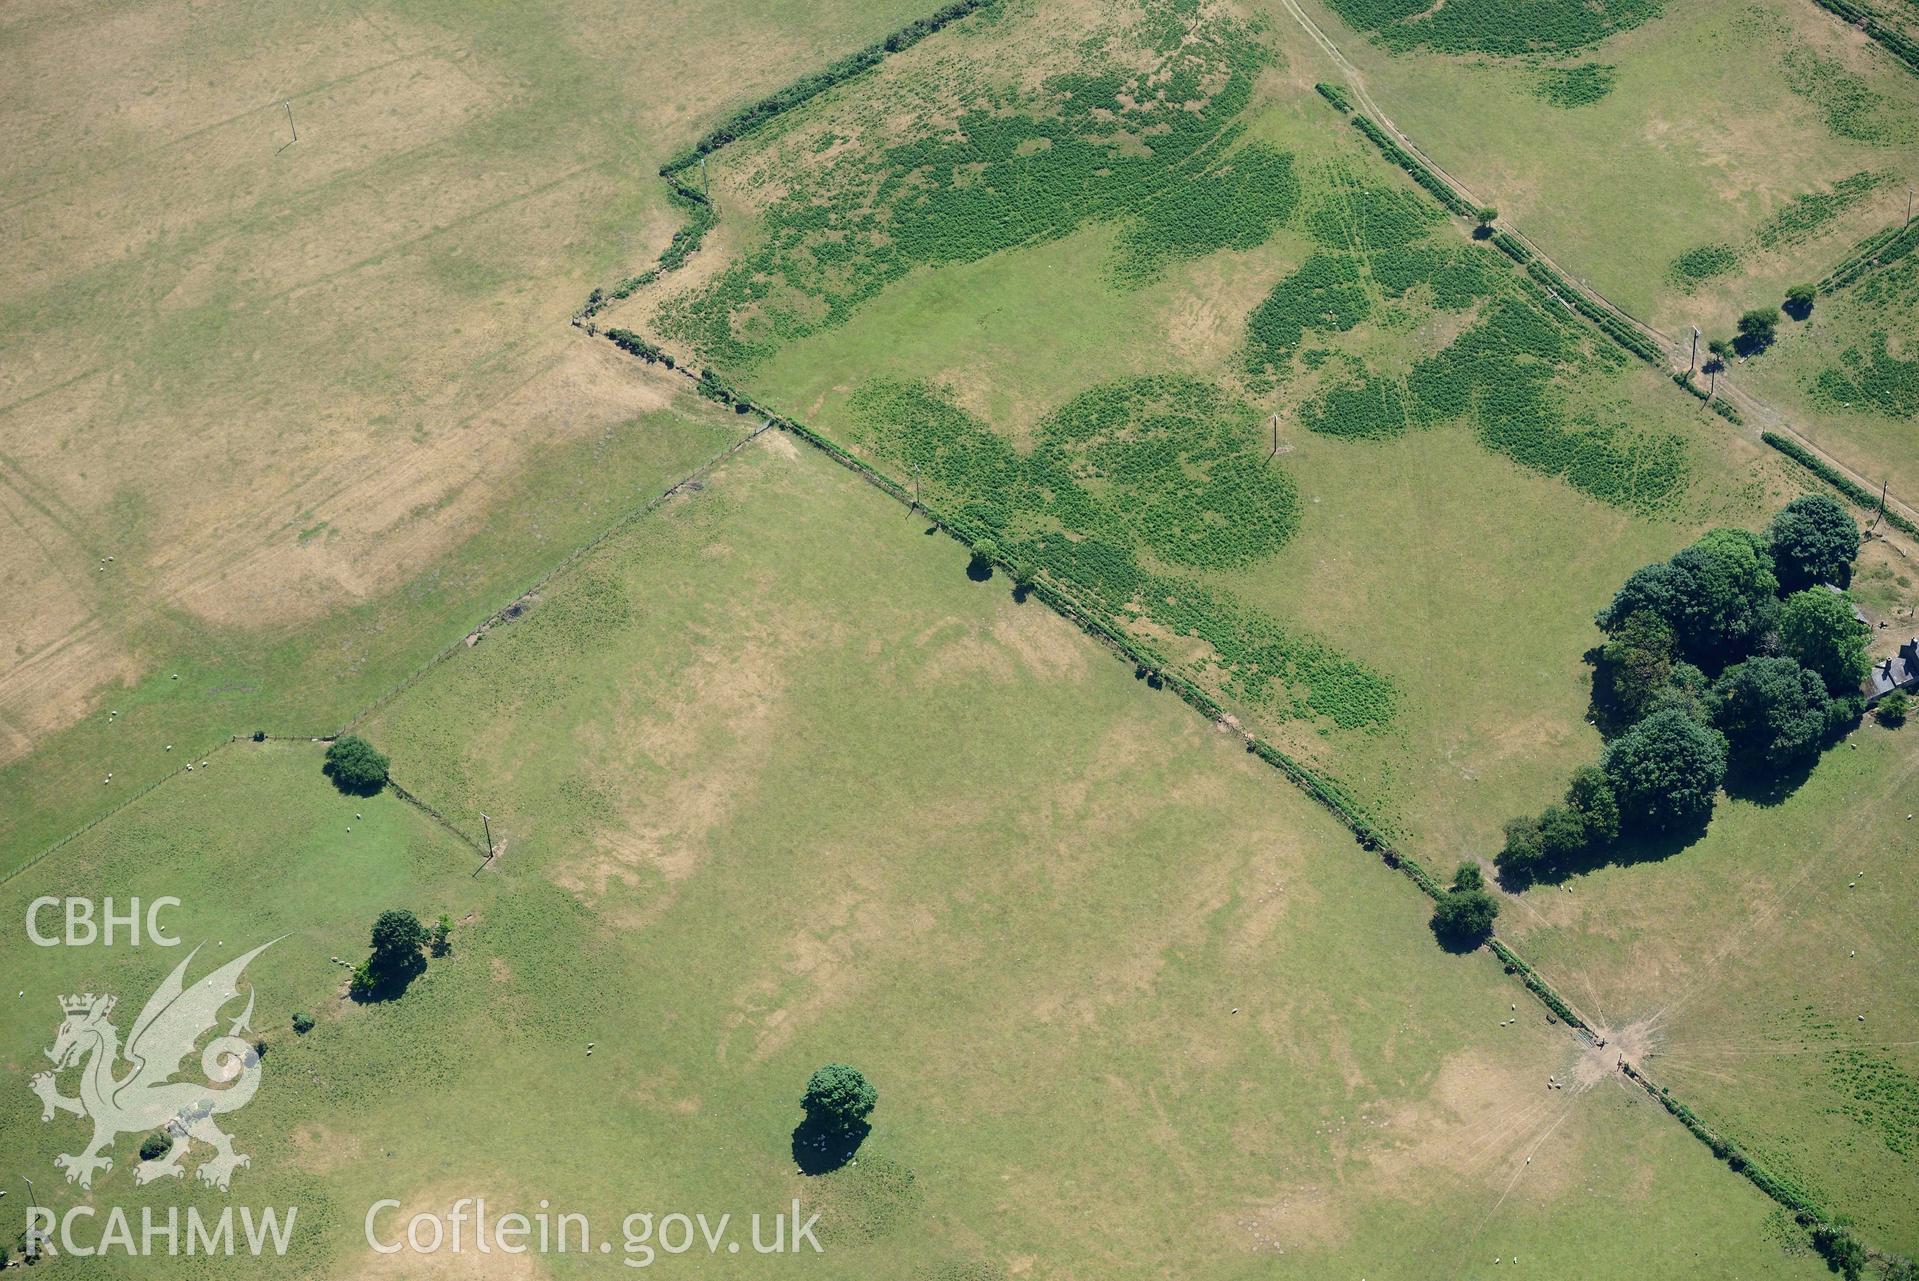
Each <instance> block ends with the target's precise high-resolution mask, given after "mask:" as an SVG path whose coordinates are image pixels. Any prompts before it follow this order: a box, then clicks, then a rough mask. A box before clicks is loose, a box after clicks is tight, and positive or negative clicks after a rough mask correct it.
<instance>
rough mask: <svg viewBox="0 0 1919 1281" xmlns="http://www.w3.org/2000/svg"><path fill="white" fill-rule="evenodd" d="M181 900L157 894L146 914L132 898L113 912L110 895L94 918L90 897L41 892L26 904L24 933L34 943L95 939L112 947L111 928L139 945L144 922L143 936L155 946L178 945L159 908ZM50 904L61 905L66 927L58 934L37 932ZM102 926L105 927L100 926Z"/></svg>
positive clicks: (80, 942) (92, 941)
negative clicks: (166, 929) (164, 925)
mask: <svg viewBox="0 0 1919 1281" xmlns="http://www.w3.org/2000/svg"><path fill="white" fill-rule="evenodd" d="M178 906H180V900H179V899H177V898H173V897H172V896H170V895H169V896H167V897H165V898H157V899H154V900H153V901H152V902H150V903H148V904H147V909H146V914H145V915H144V916H142V915H141V912H140V900H139V899H137V898H136V899H133V900H131V902H130V903H129V905H128V906H127V909H126V911H125V912H124V913H116V912H115V911H114V909H113V900H112V899H111V898H107V899H102V900H101V901H100V904H99V907H100V908H101V909H102V910H101V911H99V913H98V919H97V920H96V919H95V917H96V913H95V905H94V902H93V900H92V899H90V898H64V899H63V898H56V897H54V896H53V895H51V894H47V895H42V896H41V897H39V898H37V899H35V900H33V902H31V903H29V904H27V937H28V938H30V939H32V940H33V943H34V946H35V947H60V946H62V945H65V946H67V947H91V946H93V945H94V944H95V943H100V944H103V945H105V946H107V947H112V946H113V942H114V931H115V930H116V929H120V930H122V931H123V933H124V934H125V936H126V941H127V942H128V943H130V944H132V945H133V946H134V947H139V946H140V926H141V925H142V924H143V923H144V924H145V925H146V936H147V939H148V941H150V942H151V943H152V944H153V945H154V946H155V947H178V946H180V940H179V939H178V938H177V937H169V936H168V935H167V934H166V933H165V932H164V931H163V930H162V929H161V928H160V909H161V908H164V907H178ZM49 908H63V909H64V912H65V923H66V929H65V931H64V932H63V933H61V934H57V935H46V934H42V933H41V932H40V914H41V913H42V912H44V911H46V910H47V909H49ZM103 927H104V928H103Z"/></svg>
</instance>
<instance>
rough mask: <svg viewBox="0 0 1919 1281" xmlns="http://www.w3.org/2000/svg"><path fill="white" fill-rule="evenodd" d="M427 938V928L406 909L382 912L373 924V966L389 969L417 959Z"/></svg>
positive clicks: (397, 908)
mask: <svg viewBox="0 0 1919 1281" xmlns="http://www.w3.org/2000/svg"><path fill="white" fill-rule="evenodd" d="M426 941H427V935H426V927H425V926H424V925H421V924H420V918H419V917H417V916H415V915H413V913H411V912H409V911H407V910H406V909H405V908H402V907H396V908H394V909H393V910H391V911H388V912H382V913H380V919H379V920H377V921H375V922H374V923H373V968H374V969H376V970H381V969H387V968H389V967H391V966H393V965H395V964H400V965H404V964H408V963H410V962H412V961H415V960H418V959H419V955H420V949H421V948H423V947H425V946H426Z"/></svg>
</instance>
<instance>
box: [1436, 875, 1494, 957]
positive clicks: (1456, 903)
mask: <svg viewBox="0 0 1919 1281" xmlns="http://www.w3.org/2000/svg"><path fill="white" fill-rule="evenodd" d="M1498 915H1499V900H1498V899H1496V898H1494V897H1493V896H1492V895H1491V894H1489V893H1488V892H1486V891H1485V890H1483V889H1479V890H1473V889H1450V890H1447V891H1446V892H1445V893H1444V894H1442V895H1440V897H1439V902H1438V904H1437V905H1436V906H1435V907H1434V908H1433V933H1434V934H1436V935H1438V936H1439V939H1440V941H1441V942H1443V943H1445V944H1446V945H1447V946H1448V947H1459V948H1473V947H1478V946H1479V945H1480V944H1481V943H1484V942H1485V941H1486V938H1487V936H1488V935H1490V934H1491V933H1492V932H1493V919H1494V918H1495V917H1497V916H1498Z"/></svg>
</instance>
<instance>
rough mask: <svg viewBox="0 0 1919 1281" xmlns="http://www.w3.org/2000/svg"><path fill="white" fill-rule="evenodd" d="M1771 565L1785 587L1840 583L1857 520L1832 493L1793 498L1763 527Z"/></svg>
mask: <svg viewBox="0 0 1919 1281" xmlns="http://www.w3.org/2000/svg"><path fill="white" fill-rule="evenodd" d="M1766 543H1767V545H1768V546H1769V547H1771V548H1772V563H1773V569H1774V571H1775V572H1776V573H1777V574H1778V575H1779V584H1780V586H1781V587H1783V588H1785V589H1786V590H1787V591H1798V590H1799V589H1800V588H1803V587H1811V586H1814V585H1815V584H1818V583H1837V584H1839V585H1840V586H1842V587H1843V586H1844V585H1845V584H1846V583H1847V582H1849V581H1850V580H1851V578H1852V562H1853V560H1854V559H1855V558H1856V557H1857V556H1858V555H1859V526H1857V525H1855V524H1853V521H1852V516H1851V514H1850V513H1848V512H1847V511H1846V509H1845V508H1844V507H1841V506H1840V505H1839V502H1838V500H1837V499H1834V498H1828V497H1827V496H1826V495H1824V494H1807V495H1805V496H1804V497H1802V498H1795V499H1793V500H1792V501H1791V502H1789V503H1787V504H1786V505H1785V506H1784V507H1783V508H1781V509H1780V511H1779V514H1778V515H1777V516H1774V517H1773V518H1772V524H1771V525H1769V526H1767V528H1766Z"/></svg>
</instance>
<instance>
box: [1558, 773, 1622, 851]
mask: <svg viewBox="0 0 1919 1281" xmlns="http://www.w3.org/2000/svg"><path fill="white" fill-rule="evenodd" d="M1566 804H1567V805H1569V806H1570V807H1572V809H1573V811H1574V812H1575V813H1576V814H1578V815H1579V820H1580V822H1581V823H1582V824H1584V826H1585V829H1586V840H1587V841H1588V842H1589V843H1590V844H1594V845H1605V844H1609V843H1611V842H1613V841H1616V840H1618V839H1619V797H1618V796H1616V795H1615V794H1614V793H1613V787H1612V780H1611V779H1609V778H1607V777H1606V771H1605V770H1602V769H1600V768H1599V767H1598V766H1597V765H1581V766H1580V767H1579V768H1578V769H1576V770H1574V771H1573V777H1572V782H1571V783H1570V784H1569V785H1568V786H1567V788H1566Z"/></svg>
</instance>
